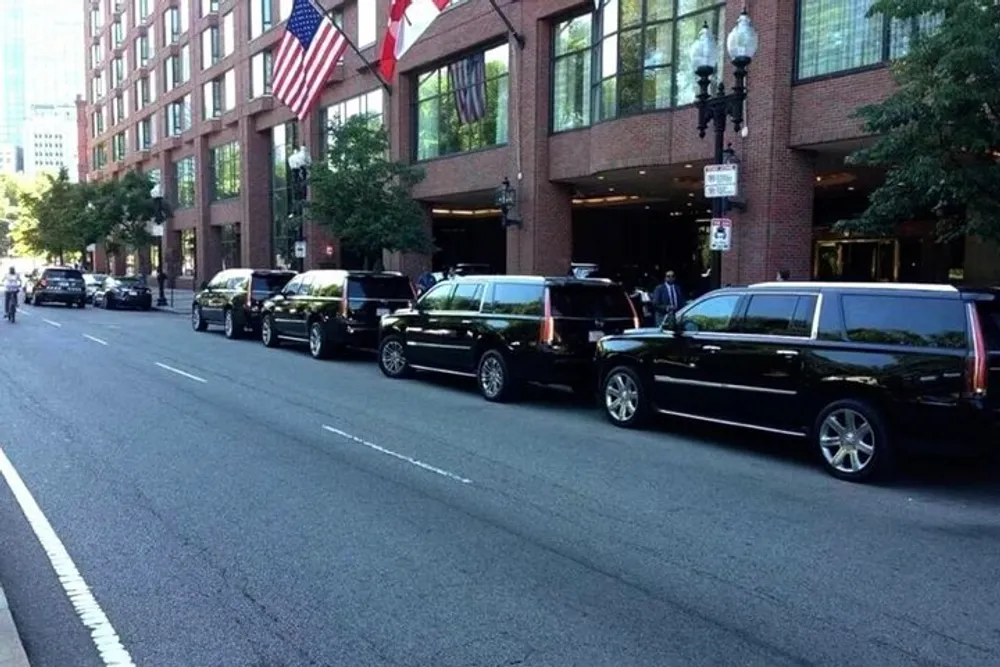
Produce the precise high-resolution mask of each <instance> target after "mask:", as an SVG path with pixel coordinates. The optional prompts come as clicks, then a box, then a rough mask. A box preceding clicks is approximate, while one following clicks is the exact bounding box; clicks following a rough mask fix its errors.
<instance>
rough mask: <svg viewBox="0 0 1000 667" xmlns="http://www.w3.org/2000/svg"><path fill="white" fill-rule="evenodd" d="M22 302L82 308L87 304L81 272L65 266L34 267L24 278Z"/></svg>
mask: <svg viewBox="0 0 1000 667" xmlns="http://www.w3.org/2000/svg"><path fill="white" fill-rule="evenodd" d="M24 302H25V303H30V304H34V305H36V306H41V305H43V304H46V303H61V304H64V305H66V306H79V307H80V308H84V307H86V305H87V289H86V283H85V282H84V280H83V273H81V272H80V271H78V270H77V269H74V268H72V267H67V266H46V267H43V268H41V269H36V270H34V271H32V272H31V273H30V274H29V275H28V278H27V280H25V284H24Z"/></svg>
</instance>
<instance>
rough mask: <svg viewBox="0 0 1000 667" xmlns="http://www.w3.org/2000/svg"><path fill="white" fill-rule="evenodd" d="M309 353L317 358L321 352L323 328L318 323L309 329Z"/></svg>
mask: <svg viewBox="0 0 1000 667" xmlns="http://www.w3.org/2000/svg"><path fill="white" fill-rule="evenodd" d="M309 352H310V353H311V354H312V356H314V357H318V356H319V355H320V354H321V353H322V352H323V328H322V327H321V326H320V325H319V323H316V324H313V325H312V326H311V327H309Z"/></svg>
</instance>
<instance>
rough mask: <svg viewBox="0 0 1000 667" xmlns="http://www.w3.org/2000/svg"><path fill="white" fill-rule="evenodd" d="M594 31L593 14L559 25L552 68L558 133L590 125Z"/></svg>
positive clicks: (554, 126)
mask: <svg viewBox="0 0 1000 667" xmlns="http://www.w3.org/2000/svg"><path fill="white" fill-rule="evenodd" d="M593 29H594V26H593V15H592V14H584V15H583V16H577V17H575V18H572V19H569V20H568V21H563V22H562V23H560V24H558V25H557V26H556V33H555V40H554V41H555V57H554V64H553V68H552V76H553V84H552V85H553V96H552V108H553V113H552V129H553V130H554V131H556V132H558V131H560V130H572V129H573V128H576V127H583V126H585V125H587V124H589V123H590V64H591V61H592V59H593V54H592V51H591V46H592V45H593V41H592V39H591V38H592V37H593Z"/></svg>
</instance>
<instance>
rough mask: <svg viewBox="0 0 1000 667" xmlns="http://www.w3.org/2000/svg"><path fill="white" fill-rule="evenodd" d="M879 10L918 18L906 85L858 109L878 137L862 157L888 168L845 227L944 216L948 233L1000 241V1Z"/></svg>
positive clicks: (927, 0)
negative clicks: (936, 20)
mask: <svg viewBox="0 0 1000 667" xmlns="http://www.w3.org/2000/svg"><path fill="white" fill-rule="evenodd" d="M870 15H872V16H874V15H883V16H885V17H887V18H888V19H894V20H897V21H904V22H910V23H912V24H913V25H917V21H918V20H920V19H921V18H924V19H926V17H933V16H941V17H943V20H942V21H941V22H940V24H939V25H937V26H936V27H935V28H934V29H933V30H929V31H924V32H922V33H921V32H918V33H915V34H914V38H913V40H912V41H911V43H910V48H909V52H908V53H907V55H906V56H904V57H903V58H901V59H900V60H898V61H896V62H895V63H894V64H893V75H894V77H895V80H896V82H897V84H898V89H897V90H896V91H895V92H894V93H893V94H892V95H891V96H890V97H889V98H888V99H886V100H885V101H884V102H881V103H879V104H872V105H868V106H865V107H862V108H860V109H859V110H858V115H859V116H860V118H862V119H863V120H864V127H865V130H866V131H868V132H870V133H872V134H875V135H878V138H877V139H876V140H875V142H874V143H873V144H872V145H871V146H869V147H867V148H864V149H862V150H859V151H857V152H856V153H855V154H854V155H852V156H851V160H850V161H851V163H852V164H859V165H869V166H878V167H884V168H886V169H887V175H886V179H885V182H884V184H883V185H882V186H880V187H879V188H878V189H876V190H875V191H874V192H873V193H872V195H871V197H870V205H869V207H868V209H867V210H866V211H865V212H864V213H863V214H862V215H861V216H859V217H858V218H856V219H854V220H849V221H844V222H842V223H841V224H840V227H841V228H844V229H848V230H857V231H862V232H865V233H878V234H890V233H891V232H892V230H893V228H894V227H895V225H896V224H897V223H899V222H901V221H904V220H907V219H913V218H918V217H928V216H934V217H935V218H936V219H937V227H938V234H939V236H940V237H941V238H942V239H948V238H953V237H955V236H958V235H961V234H971V235H976V236H979V237H982V238H986V239H993V240H1000V197H998V196H997V193H998V192H1000V50H998V48H997V45H998V44H1000V5H998V4H997V3H994V2H987V1H986V0H875V2H874V3H873V5H872V8H871V12H870Z"/></svg>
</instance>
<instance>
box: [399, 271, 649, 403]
mask: <svg viewBox="0 0 1000 667" xmlns="http://www.w3.org/2000/svg"><path fill="white" fill-rule="evenodd" d="M636 326H638V320H637V317H636V313H635V310H634V309H633V307H632V304H631V302H630V301H629V299H628V297H627V296H626V294H625V292H624V290H623V289H622V288H621V286H620V285H617V284H615V283H612V282H611V281H608V280H601V279H588V278H582V279H581V278H572V277H562V278H543V277H539V276H469V277H462V278H455V279H452V280H449V281H445V282H442V283H438V284H437V285H434V287H432V288H431V289H429V290H428V291H427V292H426V293H425V294H424V295H423V296H422V297H421V298H420V300H419V301H418V302H417V303H416V304H415V305H414V307H413V308H410V309H406V310H403V311H399V312H397V313H395V314H394V315H391V316H387V317H383V318H382V326H381V334H380V344H379V368H381V370H382V372H383V373H384V374H385V375H386V376H388V377H390V378H401V377H404V376H407V375H409V374H410V373H411V372H412V371H432V372H438V373H445V374H451V375H460V376H467V377H470V378H475V379H476V384H477V386H478V388H479V391H480V393H481V394H482V395H483V397H484V398H486V400H488V401H504V400H508V399H510V398H513V397H514V396H515V395H516V393H517V389H518V387H519V386H520V385H521V384H522V383H524V382H535V383H540V384H552V385H568V386H570V387H572V388H573V389H575V390H577V391H580V392H585V393H590V392H593V390H594V388H595V386H594V377H595V376H594V366H593V359H594V351H595V346H596V343H597V341H598V340H600V339H601V338H603V337H604V336H605V335H607V334H613V333H620V332H622V331H625V330H626V329H631V328H633V327H636Z"/></svg>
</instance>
